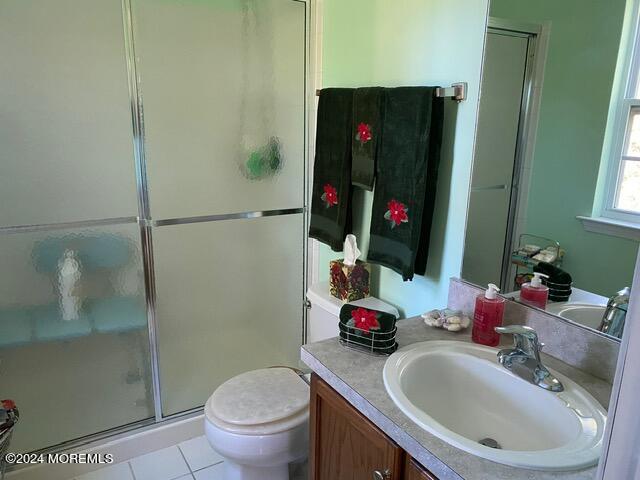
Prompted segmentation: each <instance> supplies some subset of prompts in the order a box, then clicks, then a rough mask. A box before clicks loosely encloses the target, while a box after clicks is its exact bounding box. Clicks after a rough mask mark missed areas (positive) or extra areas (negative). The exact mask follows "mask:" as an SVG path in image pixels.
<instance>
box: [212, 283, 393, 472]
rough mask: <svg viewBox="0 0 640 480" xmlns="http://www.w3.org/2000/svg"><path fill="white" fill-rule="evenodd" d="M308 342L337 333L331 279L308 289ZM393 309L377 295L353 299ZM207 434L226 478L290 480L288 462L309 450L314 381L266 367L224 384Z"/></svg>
mask: <svg viewBox="0 0 640 480" xmlns="http://www.w3.org/2000/svg"><path fill="white" fill-rule="evenodd" d="M307 298H308V299H309V301H310V302H311V311H310V312H309V318H308V326H309V335H308V336H309V341H310V342H316V341H319V340H324V339H326V338H330V337H335V336H337V335H338V314H339V312H340V307H341V306H342V305H343V304H344V303H343V302H341V301H340V300H338V299H337V298H334V297H332V296H331V294H330V293H329V285H328V283H320V284H317V285H314V286H312V287H311V288H310V289H309V292H308V293H307ZM351 303H354V304H358V305H360V306H364V307H366V308H373V309H377V310H383V311H386V312H389V313H393V314H395V315H396V316H397V315H398V311H397V310H396V309H395V308H394V307H392V306H391V305H388V304H386V303H384V302H381V301H380V300H378V299H375V298H371V297H370V298H366V299H363V300H359V301H357V302H351ZM204 414H205V421H204V423H205V434H206V436H207V439H208V440H209V443H210V444H211V446H212V448H213V449H214V450H215V451H217V452H218V453H219V454H220V455H222V456H223V457H224V459H225V461H224V466H223V468H224V479H225V480H288V479H289V464H290V463H293V462H297V461H302V460H304V459H305V458H306V457H307V455H308V453H309V385H308V384H307V382H306V381H305V380H303V378H302V377H301V376H300V375H299V374H298V373H297V372H296V371H295V370H293V369H291V368H287V367H274V368H263V369H260V370H252V371H250V372H245V373H242V374H240V375H238V376H235V377H233V378H231V379H229V380H227V381H226V382H225V383H223V384H222V385H220V386H219V387H218V388H217V389H216V390H215V392H213V395H211V397H209V400H207V403H206V405H205V407H204Z"/></svg>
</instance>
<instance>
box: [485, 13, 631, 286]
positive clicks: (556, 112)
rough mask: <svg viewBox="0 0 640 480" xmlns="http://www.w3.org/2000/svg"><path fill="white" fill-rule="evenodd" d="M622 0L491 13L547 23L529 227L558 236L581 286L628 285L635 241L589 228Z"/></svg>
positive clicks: (611, 84) (568, 266)
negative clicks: (585, 224)
mask: <svg viewBox="0 0 640 480" xmlns="http://www.w3.org/2000/svg"><path fill="white" fill-rule="evenodd" d="M624 8H625V0H610V1H607V2H603V1H601V0H563V1H557V0H536V1H531V0H493V1H492V3H491V10H490V12H491V16H492V17H498V18H506V19H513V20H518V21H522V22H528V23H536V24H542V23H543V22H545V21H550V22H551V36H550V42H549V51H548V57H547V62H546V67H545V76H544V84H543V89H542V101H541V105H540V117H539V125H538V133H537V139H536V147H535V154H534V161H533V169H532V178H531V190H530V194H529V204H528V212H527V226H526V229H527V232H529V233H536V234H539V235H543V236H547V237H551V238H555V239H557V240H558V241H559V242H560V243H561V245H562V246H563V247H565V248H566V250H567V255H566V257H565V262H564V265H563V266H564V268H565V269H566V270H567V271H568V272H570V273H571V274H572V275H573V278H574V283H575V284H576V286H578V287H580V288H584V289H586V290H589V291H592V292H596V293H599V294H601V295H606V296H608V295H610V294H611V293H613V292H615V291H617V290H619V289H620V288H622V287H623V286H626V285H631V282H632V279H633V270H634V265H635V260H636V255H637V251H638V243H637V242H635V241H632V240H625V239H622V238H617V237H612V236H607V235H601V234H595V233H589V232H586V231H585V230H584V228H583V227H582V224H581V223H580V222H579V221H578V220H577V219H576V216H577V215H586V216H589V215H591V213H592V211H593V207H594V195H595V190H596V183H597V180H598V170H599V166H600V160H601V153H602V145H603V140H604V134H605V127H606V122H607V114H608V110H609V101H610V96H611V89H612V86H613V78H614V73H615V65H616V60H617V54H618V48H619V43H620V33H621V29H622V23H623V16H624Z"/></svg>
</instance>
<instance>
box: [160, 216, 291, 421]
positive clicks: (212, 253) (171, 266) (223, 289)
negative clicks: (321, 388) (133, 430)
mask: <svg viewBox="0 0 640 480" xmlns="http://www.w3.org/2000/svg"><path fill="white" fill-rule="evenodd" d="M303 234H304V232H303V216H302V215H301V214H296V215H285V216H278V217H270V218H257V219H249V220H226V221H218V222H209V223H194V224H189V225H174V226H163V227H159V228H155V229H154V233H153V239H154V251H155V255H154V261H155V272H156V289H157V293H158V295H157V297H158V300H157V324H158V350H159V357H160V385H161V388H162V405H163V414H164V415H170V414H174V413H177V412H181V411H184V410H187V409H190V408H194V407H196V406H200V405H203V404H204V403H205V401H206V400H207V398H208V397H209V396H210V395H211V393H212V392H213V390H214V389H215V388H216V387H217V386H218V385H220V384H221V383H222V382H224V381H225V380H227V379H229V378H230V377H232V376H234V375H237V374H239V373H241V372H245V371H247V370H251V369H256V368H261V367H268V366H271V365H291V366H297V364H298V357H299V350H300V344H301V339H302V315H303V310H302V309H303V304H302V299H303V261H302V255H303V250H302V245H303Z"/></svg>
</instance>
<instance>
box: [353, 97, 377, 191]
mask: <svg viewBox="0 0 640 480" xmlns="http://www.w3.org/2000/svg"><path fill="white" fill-rule="evenodd" d="M383 91H384V89H383V88H381V87H367V88H358V89H356V91H355V92H354V94H353V144H352V147H351V153H352V156H353V159H352V164H351V183H352V184H353V185H355V186H357V187H361V188H364V189H365V190H369V191H371V190H373V182H374V179H375V173H376V156H377V153H378V146H379V145H380V132H381V131H382V110H381V108H382V93H383Z"/></svg>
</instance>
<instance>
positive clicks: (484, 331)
mask: <svg viewBox="0 0 640 480" xmlns="http://www.w3.org/2000/svg"><path fill="white" fill-rule="evenodd" d="M499 291H500V289H499V288H498V287H496V286H495V285H494V284H493V283H490V284H489V288H487V291H486V292H485V293H483V294H481V295H478V297H477V298H476V309H475V311H474V313H473V330H472V332H471V339H472V340H473V341H474V342H476V343H479V344H481V345H487V346H489V347H495V346H496V345H498V343H500V334H499V333H497V332H496V331H495V327H500V326H502V316H503V314H504V304H505V301H506V300H505V299H504V298H502V297H499V296H498V292H499Z"/></svg>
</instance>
